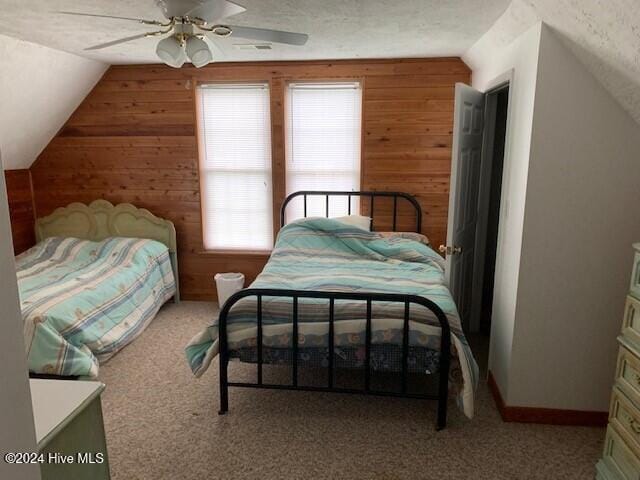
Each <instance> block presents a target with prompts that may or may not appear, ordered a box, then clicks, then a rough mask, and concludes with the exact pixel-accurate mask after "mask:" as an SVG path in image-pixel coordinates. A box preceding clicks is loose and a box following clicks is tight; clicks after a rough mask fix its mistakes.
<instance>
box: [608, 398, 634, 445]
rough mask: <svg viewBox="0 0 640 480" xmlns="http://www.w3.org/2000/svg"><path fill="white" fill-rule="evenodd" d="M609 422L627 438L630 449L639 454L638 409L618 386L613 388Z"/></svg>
mask: <svg viewBox="0 0 640 480" xmlns="http://www.w3.org/2000/svg"><path fill="white" fill-rule="evenodd" d="M609 423H611V424H613V425H614V426H615V427H616V428H617V429H618V431H619V432H621V433H622V434H623V436H625V437H626V438H627V440H628V441H629V446H630V447H631V450H633V451H634V452H635V453H636V454H637V455H640V410H638V407H636V406H635V405H633V404H632V403H631V402H630V401H629V400H628V399H627V398H626V396H625V395H624V393H622V391H621V390H620V389H619V388H618V387H614V389H613V397H612V398H611V410H610V412H609Z"/></svg>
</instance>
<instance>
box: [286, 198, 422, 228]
mask: <svg viewBox="0 0 640 480" xmlns="http://www.w3.org/2000/svg"><path fill="white" fill-rule="evenodd" d="M312 196H316V197H318V196H319V197H325V217H327V218H329V197H337V196H340V197H347V215H351V197H369V216H370V217H371V231H375V230H374V226H373V216H374V206H375V204H374V201H375V199H376V197H383V198H393V223H392V227H391V229H392V231H394V232H395V231H396V227H397V223H398V222H397V221H398V198H404V199H405V200H407V201H408V202H409V203H410V204H411V205H412V206H413V208H414V210H415V212H416V232H418V233H420V232H421V231H422V208H421V207H420V204H419V203H418V201H417V200H416V197H414V196H413V195H411V194H409V193H404V192H375V191H362V192H349V191H345V192H339V191H333V192H331V191H324V190H300V191H298V192H293V193H292V194H290V195H289V196H287V198H285V199H284V202H283V203H282V207H280V226H281V227H284V225H285V213H286V210H287V205H289V203H290V202H291V200H293V199H294V198H296V197H302V198H303V205H304V215H303V216H304V218H307V198H308V197H312Z"/></svg>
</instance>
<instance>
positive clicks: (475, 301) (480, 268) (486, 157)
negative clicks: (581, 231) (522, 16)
mask: <svg viewBox="0 0 640 480" xmlns="http://www.w3.org/2000/svg"><path fill="white" fill-rule="evenodd" d="M513 84H514V69H510V70H508V71H506V72H505V73H503V74H502V75H499V76H498V77H496V78H494V79H493V80H491V81H490V82H489V84H488V87H487V89H486V90H485V91H484V94H485V123H484V133H483V141H482V160H481V162H482V163H481V167H480V185H479V191H478V222H477V226H476V243H475V249H474V250H475V251H474V261H473V272H472V281H471V285H472V287H471V310H470V315H469V326H468V327H469V331H471V332H478V331H479V330H480V317H481V313H482V285H483V282H484V267H485V262H484V259H485V254H486V243H487V242H486V235H487V226H488V225H487V221H488V216H489V193H490V191H491V170H492V167H493V155H492V154H493V147H494V136H495V114H496V110H495V103H494V104H493V106H491V105H490V104H489V99H490V96H491V95H492V94H496V93H498V92H499V91H501V90H502V89H504V88H506V87H508V88H509V96H508V104H507V125H506V134H505V142H504V160H503V162H504V163H503V170H502V187H501V191H500V215H499V218H500V220H499V222H500V224H502V223H503V222H502V220H503V215H505V214H506V211H507V208H506V205H505V203H504V198H505V197H504V193H505V185H506V184H505V179H506V178H508V173H509V172H508V170H509V165H510V162H509V157H510V153H511V148H510V146H511V129H512V124H511V123H512V118H513V112H512V107H513ZM489 115H493V118H489ZM501 237H502V229H501V228H500V226H498V240H497V251H496V258H497V257H498V255H499V254H500V245H501V243H502V242H501V241H500V239H501ZM497 273H498V272H497V271H496V272H495V274H497ZM492 301H493V300H492Z"/></svg>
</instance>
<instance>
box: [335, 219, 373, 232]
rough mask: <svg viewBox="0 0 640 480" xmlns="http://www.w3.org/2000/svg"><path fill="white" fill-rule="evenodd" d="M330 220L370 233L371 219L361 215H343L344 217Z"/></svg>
mask: <svg viewBox="0 0 640 480" xmlns="http://www.w3.org/2000/svg"><path fill="white" fill-rule="evenodd" d="M332 220H337V221H339V222H342V223H346V224H347V225H351V226H353V227H358V228H361V229H362V230H366V231H367V232H370V231H371V217H364V216H362V215H345V216H344V217H333V219H332Z"/></svg>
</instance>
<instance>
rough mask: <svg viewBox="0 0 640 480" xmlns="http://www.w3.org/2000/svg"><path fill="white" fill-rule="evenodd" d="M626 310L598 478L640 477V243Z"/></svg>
mask: <svg viewBox="0 0 640 480" xmlns="http://www.w3.org/2000/svg"><path fill="white" fill-rule="evenodd" d="M633 248H634V250H635V256H634V260H633V273H632V274H631V287H630V290H629V295H628V296H627V302H626V306H625V309H624V319H623V321H622V333H621V335H620V336H619V337H618V342H619V343H620V351H619V353H618V363H617V367H616V380H615V384H614V386H613V394H612V396H611V408H610V411H609V425H608V427H607V436H606V439H605V444H604V453H603V456H602V459H601V460H600V461H599V462H598V465H597V467H596V470H597V475H596V478H597V479H598V480H623V479H624V480H640V243H636V244H635V245H634V246H633Z"/></svg>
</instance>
